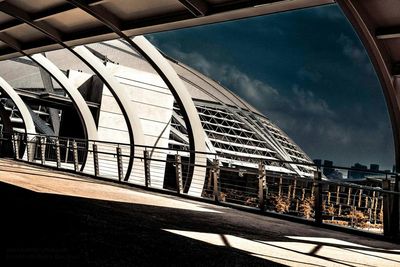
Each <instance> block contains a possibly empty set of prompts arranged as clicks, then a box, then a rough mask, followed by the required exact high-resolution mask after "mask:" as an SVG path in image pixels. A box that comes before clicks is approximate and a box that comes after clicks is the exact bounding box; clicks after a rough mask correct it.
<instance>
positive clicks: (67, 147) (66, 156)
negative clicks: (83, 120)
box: [65, 139, 69, 163]
mask: <svg viewBox="0 0 400 267" xmlns="http://www.w3.org/2000/svg"><path fill="white" fill-rule="evenodd" d="M68 155H69V139H67V144H66V145H65V163H67V162H68Z"/></svg>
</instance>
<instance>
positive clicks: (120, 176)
mask: <svg viewBox="0 0 400 267" xmlns="http://www.w3.org/2000/svg"><path fill="white" fill-rule="evenodd" d="M116 150H117V166H118V181H120V182H121V181H122V179H123V176H124V169H123V165H122V152H121V148H120V147H119V146H118V147H116Z"/></svg>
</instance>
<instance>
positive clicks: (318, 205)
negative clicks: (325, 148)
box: [313, 170, 322, 224]
mask: <svg viewBox="0 0 400 267" xmlns="http://www.w3.org/2000/svg"><path fill="white" fill-rule="evenodd" d="M313 187H314V197H315V198H314V212H315V216H314V220H315V223H317V224H322V184H321V171H320V170H317V171H314V181H313Z"/></svg>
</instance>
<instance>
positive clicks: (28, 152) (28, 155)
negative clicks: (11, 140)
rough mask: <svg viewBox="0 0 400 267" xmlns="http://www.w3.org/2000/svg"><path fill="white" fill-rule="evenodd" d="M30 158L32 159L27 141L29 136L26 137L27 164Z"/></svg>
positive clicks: (29, 144)
mask: <svg viewBox="0 0 400 267" xmlns="http://www.w3.org/2000/svg"><path fill="white" fill-rule="evenodd" d="M31 158H32V159H33V156H32V155H31V143H30V141H29V135H26V160H27V161H28V162H29V161H31Z"/></svg>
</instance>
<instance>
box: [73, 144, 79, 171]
mask: <svg viewBox="0 0 400 267" xmlns="http://www.w3.org/2000/svg"><path fill="white" fill-rule="evenodd" d="M72 155H73V160H74V170H75V171H76V172H77V171H79V164H78V145H77V144H76V141H75V140H73V141H72Z"/></svg>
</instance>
